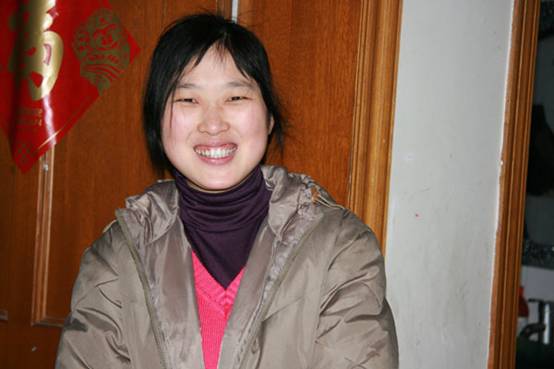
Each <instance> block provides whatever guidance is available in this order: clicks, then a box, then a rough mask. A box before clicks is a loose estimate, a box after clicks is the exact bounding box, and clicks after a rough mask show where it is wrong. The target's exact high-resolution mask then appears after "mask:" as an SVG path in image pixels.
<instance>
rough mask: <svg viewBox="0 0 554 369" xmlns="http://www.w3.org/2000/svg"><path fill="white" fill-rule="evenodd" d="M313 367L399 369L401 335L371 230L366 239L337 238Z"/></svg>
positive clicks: (362, 237) (327, 280)
mask: <svg viewBox="0 0 554 369" xmlns="http://www.w3.org/2000/svg"><path fill="white" fill-rule="evenodd" d="M358 229H359V228H358ZM341 239H342V241H341ZM345 239H346V241H344V240H345ZM341 243H344V245H341ZM311 367H312V368H314V369H316V368H317V369H323V368H329V369H341V368H345V369H346V368H367V369H396V368H398V346H397V341H396V331H395V327H394V321H393V317H392V313H391V310H390V308H389V306H388V304H387V301H386V300H385V272H384V264H383V257H382V256H381V252H380V249H379V247H378V242H377V240H376V238H375V236H374V235H373V233H372V232H371V231H369V229H367V228H366V230H365V231H364V232H362V233H361V234H358V235H347V236H346V237H345V236H344V235H342V236H339V237H338V238H337V247H336V252H335V254H334V256H333V258H332V260H331V263H330V266H329V272H328V276H327V279H326V283H325V286H324V294H323V298H322V303H321V307H320V317H319V325H318V328H317V337H316V341H315V348H314V354H313V361H312V365H311Z"/></svg>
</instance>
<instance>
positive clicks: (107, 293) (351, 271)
mask: <svg viewBox="0 0 554 369" xmlns="http://www.w3.org/2000/svg"><path fill="white" fill-rule="evenodd" d="M282 125H283V122H282V116H281V113H280V110H279V104H278V101H277V98H276V96H275V94H274V91H273V87H272V82H271V75H270V70H269V64H268V60H267V55H266V53H265V50H264V48H263V46H262V44H261V43H260V41H259V40H258V39H257V38H256V36H254V34H252V33H251V32H250V31H248V30H246V29H245V28H243V27H241V26H239V25H237V24H235V23H232V22H230V21H227V20H225V19H223V18H221V17H219V16H215V15H210V14H200V15H194V16H189V17H186V18H183V19H181V20H179V21H178V22H176V23H174V24H173V25H172V26H171V27H170V28H169V29H168V30H167V31H166V32H165V33H164V34H163V35H162V37H161V38H160V40H159V42H158V45H157V47H156V49H155V51H154V55H153V59H152V65H151V69H150V75H149V79H148V84H147V87H146V94H145V100H144V128H145V132H146V136H147V139H148V146H149V150H150V153H151V157H152V160H153V162H154V163H155V164H156V165H157V166H158V167H162V168H163V167H166V168H168V169H170V170H171V171H172V173H173V174H174V176H175V181H166V182H162V183H158V184H155V185H154V186H152V187H151V188H149V189H148V190H146V192H145V193H144V194H142V195H140V196H136V197H132V198H130V199H129V200H128V201H127V207H126V208H125V209H120V210H118V211H117V212H116V214H117V220H116V221H115V222H113V223H112V224H111V225H110V226H109V227H108V228H107V229H106V231H105V232H104V234H103V235H102V237H101V238H100V239H99V240H98V241H96V242H95V243H94V245H93V246H92V247H91V248H90V249H88V250H87V251H86V252H85V254H84V256H83V260H82V264H81V270H80V273H79V276H78V278H77V281H76V284H75V288H74V291H73V298H72V303H71V314H70V316H69V317H68V319H67V321H66V325H65V328H64V331H63V334H62V338H61V342H60V347H59V352H58V360H57V367H58V368H136V369H138V368H144V369H146V368H148V369H154V368H165V369H169V368H175V369H177V368H206V369H216V368H220V369H233V368H264V369H266V368H318V369H321V368H333V369H337V368H353V367H361V368H375V369H377V368H379V369H388V368H396V367H397V361H398V360H397V346H396V336H395V330H394V323H393V319H392V315H391V313H390V309H389V307H388V305H387V302H386V300H385V276H384V270H383V259H382V256H381V254H380V251H379V247H378V245H377V241H376V239H375V237H374V235H373V233H372V232H371V231H370V230H369V229H368V228H367V227H366V226H365V225H364V224H363V223H362V222H361V221H360V220H359V219H358V218H356V217H355V216H354V215H353V214H352V213H350V212H349V211H348V210H346V209H344V208H342V207H341V206H339V205H337V204H336V203H335V202H334V201H333V200H332V199H331V198H330V197H329V195H328V194H327V193H326V192H325V191H324V190H323V189H322V188H321V187H319V186H318V185H317V184H316V183H315V182H313V181H312V180H311V179H310V178H309V177H307V176H304V175H298V174H292V173H288V172H287V171H286V170H285V169H283V168H279V167H270V166H261V164H260V163H261V162H262V160H263V158H264V155H265V153H266V148H267V142H268V139H269V137H270V136H271V137H274V138H276V139H278V140H279V139H280V137H281V135H282ZM239 287H240V288H239Z"/></svg>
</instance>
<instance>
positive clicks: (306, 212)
mask: <svg viewBox="0 0 554 369" xmlns="http://www.w3.org/2000/svg"><path fill="white" fill-rule="evenodd" d="M263 171H264V176H265V178H266V183H268V187H269V188H270V189H272V190H273V192H274V193H273V194H272V201H274V202H276V203H277V204H278V206H274V208H275V209H276V210H275V212H285V210H283V209H285V208H287V207H288V208H294V209H297V212H299V213H300V215H301V216H300V217H298V218H299V219H300V221H305V220H306V218H308V219H312V220H311V223H312V225H313V231H312V232H311V234H310V236H309V237H308V241H312V242H313V244H314V245H316V247H318V248H320V249H321V248H322V247H328V248H331V250H329V251H330V252H331V253H333V254H339V253H341V252H342V251H344V250H345V249H348V248H354V249H359V250H357V251H358V252H362V253H364V254H365V255H366V256H367V257H370V258H372V259H375V258H379V257H380V248H379V244H378V241H377V239H376V237H375V234H374V233H373V231H372V230H371V229H370V228H369V227H368V226H367V225H366V224H365V223H364V222H363V221H362V220H361V219H360V218H358V217H357V216H356V215H355V214H354V213H353V212H352V211H350V210H349V209H347V208H346V207H344V206H342V205H340V204H338V203H337V202H336V201H335V200H334V199H333V197H332V196H331V195H330V194H329V192H327V190H325V188H324V187H323V186H321V185H320V184H319V183H317V182H316V181H315V180H314V179H312V178H311V177H310V176H308V175H305V174H301V173H291V172H288V171H287V170H286V169H285V168H283V167H278V166H264V167H263ZM289 219H290V218H289ZM322 251H323V250H322Z"/></svg>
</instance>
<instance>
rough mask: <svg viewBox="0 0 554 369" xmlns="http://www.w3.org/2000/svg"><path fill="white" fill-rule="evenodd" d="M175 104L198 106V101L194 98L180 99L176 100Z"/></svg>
mask: <svg viewBox="0 0 554 369" xmlns="http://www.w3.org/2000/svg"><path fill="white" fill-rule="evenodd" d="M175 102H182V103H185V104H196V103H198V101H197V100H196V99H195V98H193V97H182V98H178V99H175Z"/></svg>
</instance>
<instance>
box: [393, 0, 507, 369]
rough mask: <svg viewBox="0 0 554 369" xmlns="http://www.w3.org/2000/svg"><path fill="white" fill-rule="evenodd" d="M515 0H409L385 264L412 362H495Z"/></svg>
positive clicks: (415, 367)
mask: <svg viewBox="0 0 554 369" xmlns="http://www.w3.org/2000/svg"><path fill="white" fill-rule="evenodd" d="M512 7H513V0H489V1H482V0H464V1H458V0H456V1H455V0H426V1H418V0H405V1H404V5H403V19H402V34H401V40H400V59H399V69H398V86H397V99H396V118H395V119H396V121H395V128H394V141H393V160H392V173H391V188H390V197H389V218H388V231H387V234H388V236H387V257H386V264H387V265H386V267H387V276H388V294H389V300H390V303H391V305H392V308H393V311H394V313H395V317H396V324H397V331H398V335H399V345H400V367H401V368H402V369H424V368H425V369H435V368H436V369H448V368H456V369H469V368H472V369H478V368H486V367H487V359H488V344H489V329H490V304H491V289H492V269H493V254H494V246H495V232H496V226H497V216H498V214H497V213H498V196H499V173H500V153H501V144H502V142H501V141H502V130H503V114H504V98H505V90H506V75H507V63H508V54H509V50H508V48H509V41H510V30H511V16H512Z"/></svg>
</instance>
